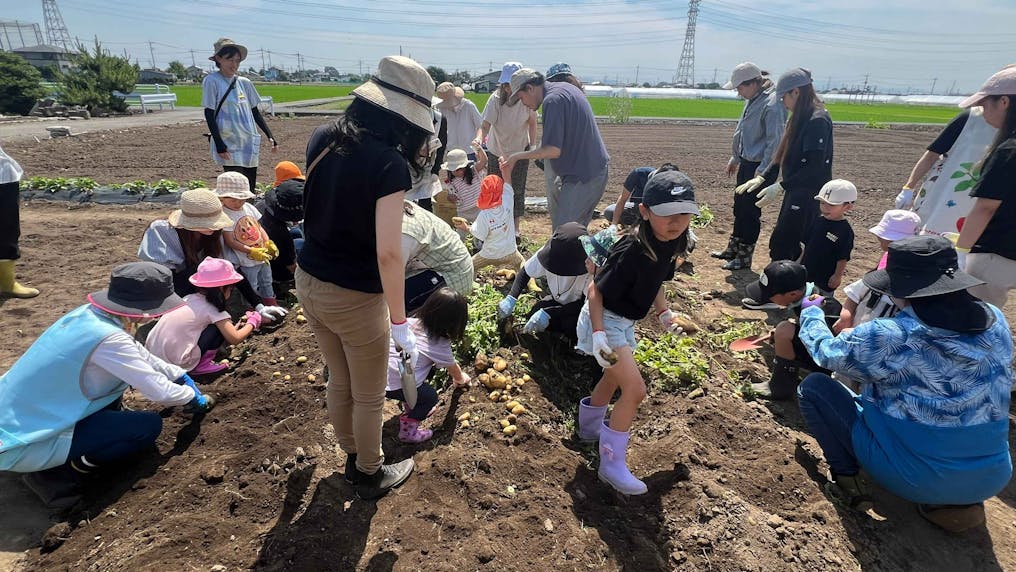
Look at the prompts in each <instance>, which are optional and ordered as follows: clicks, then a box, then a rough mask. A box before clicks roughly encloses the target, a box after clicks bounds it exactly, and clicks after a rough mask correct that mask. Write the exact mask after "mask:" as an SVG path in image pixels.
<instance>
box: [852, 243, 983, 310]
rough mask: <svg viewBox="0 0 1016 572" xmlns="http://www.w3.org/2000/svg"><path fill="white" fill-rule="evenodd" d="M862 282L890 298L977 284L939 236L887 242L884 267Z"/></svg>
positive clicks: (950, 289)
mask: <svg viewBox="0 0 1016 572" xmlns="http://www.w3.org/2000/svg"><path fill="white" fill-rule="evenodd" d="M862 280H863V281H864V285H865V286H867V287H868V288H871V289H872V290H874V291H876V292H878V293H880V294H888V295H889V296H892V297H894V298H903V299H908V298H926V297H928V296H938V295H941V294H949V293H950V292H958V291H960V290H966V289H967V288H970V287H972V286H980V285H981V284H984V281H982V280H979V279H977V278H974V277H973V276H971V275H969V274H967V273H966V272H963V271H962V270H960V269H959V264H958V262H957V258H956V249H955V248H953V245H952V243H951V242H949V240H948V239H945V238H942V237H941V236H934V235H922V236H911V237H907V238H903V239H900V240H897V241H894V242H893V243H892V244H890V245H889V253H888V257H887V259H886V266H885V268H884V269H882V270H872V271H871V272H869V273H867V274H865V275H864V277H863V278H862Z"/></svg>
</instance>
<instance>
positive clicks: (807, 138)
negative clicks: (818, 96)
mask: <svg viewBox="0 0 1016 572" xmlns="http://www.w3.org/2000/svg"><path fill="white" fill-rule="evenodd" d="M781 167H782V168H783V179H782V183H783V188H784V189H785V190H786V191H787V192H788V193H789V192H795V191H801V192H805V193H811V194H812V196H814V194H815V193H817V192H818V190H819V189H821V188H822V185H824V184H826V183H828V182H829V181H830V180H831V179H832V178H833V120H832V119H831V118H830V117H829V112H828V111H826V110H825V109H824V108H819V109H816V110H815V111H814V113H812V115H811V119H809V120H808V122H807V123H805V124H804V127H803V128H802V129H801V130H800V131H798V132H797V133H795V134H794V140H793V141H790V142H789V144H788V145H787V150H786V156H785V157H784V160H783V162H782V163H781Z"/></svg>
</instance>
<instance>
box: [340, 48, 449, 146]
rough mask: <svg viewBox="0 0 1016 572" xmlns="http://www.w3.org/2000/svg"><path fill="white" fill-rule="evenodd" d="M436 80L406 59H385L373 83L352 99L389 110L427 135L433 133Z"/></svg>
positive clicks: (362, 87)
mask: <svg viewBox="0 0 1016 572" xmlns="http://www.w3.org/2000/svg"><path fill="white" fill-rule="evenodd" d="M433 93H434V80H433V79H431V77H430V74H428V73H427V70H425V69H423V66H421V65H420V64H418V63H416V62H415V61H413V60H411V59H409V58H406V57H403V56H388V57H385V58H382V59H381V61H380V62H379V63H378V65H377V72H376V73H375V74H374V75H373V76H371V78H370V80H369V81H368V82H366V83H364V84H363V85H361V86H359V87H357V88H356V89H354V90H353V95H355V96H356V97H359V98H360V99H362V100H364V101H367V102H370V103H373V104H374V105H377V106H378V107H381V108H382V109H386V110H388V111H390V112H392V113H394V114H396V115H398V116H399V117H402V118H403V119H405V120H406V121H408V122H410V123H412V124H413V125H415V126H417V127H419V128H420V129H423V130H424V131H426V132H427V133H434V119H433V116H432V115H431V110H430V96H431V94H433Z"/></svg>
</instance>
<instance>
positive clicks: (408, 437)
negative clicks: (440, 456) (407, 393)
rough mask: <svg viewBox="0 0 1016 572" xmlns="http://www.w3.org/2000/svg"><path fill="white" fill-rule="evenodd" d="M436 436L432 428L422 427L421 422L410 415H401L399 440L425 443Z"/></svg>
mask: <svg viewBox="0 0 1016 572" xmlns="http://www.w3.org/2000/svg"><path fill="white" fill-rule="evenodd" d="M433 436H434V432H433V431H431V430H430V429H421V428H420V422H419V421H417V420H416V419H413V418H412V417H410V416H408V415H402V416H400V417H399V441H402V442H403V443H423V442H424V441H426V440H428V439H430V438H431V437H433Z"/></svg>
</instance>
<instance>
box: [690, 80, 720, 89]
mask: <svg viewBox="0 0 1016 572" xmlns="http://www.w3.org/2000/svg"><path fill="white" fill-rule="evenodd" d="M695 88H696V89H720V84H718V83H716V82H710V83H699V84H695Z"/></svg>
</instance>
